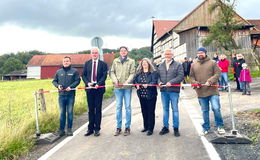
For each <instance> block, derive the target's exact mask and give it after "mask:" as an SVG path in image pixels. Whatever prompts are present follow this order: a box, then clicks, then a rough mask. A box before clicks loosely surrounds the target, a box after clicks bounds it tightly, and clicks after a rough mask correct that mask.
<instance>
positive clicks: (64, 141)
mask: <svg viewBox="0 0 260 160" xmlns="http://www.w3.org/2000/svg"><path fill="white" fill-rule="evenodd" d="M115 104H116V101H114V102H112V103H111V104H110V105H109V106H108V107H106V108H105V109H104V110H103V111H102V113H105V112H106V111H107V110H109V109H110V108H112V107H113V106H115ZM87 126H88V122H87V123H85V124H84V125H82V126H81V127H80V128H79V129H77V130H76V131H75V132H74V133H73V136H71V137H67V138H65V139H64V140H63V141H61V142H60V143H59V144H57V145H56V146H55V147H53V148H52V149H51V150H49V151H48V152H47V153H45V154H44V155H42V156H41V157H40V158H39V159H38V160H46V159H48V158H49V157H50V156H52V155H53V154H54V153H55V152H57V151H58V150H59V149H60V148H61V147H63V146H64V145H65V144H66V143H68V142H69V141H70V140H72V139H73V138H75V136H76V135H78V134H79V133H80V132H81V131H82V130H84V129H86V128H87Z"/></svg>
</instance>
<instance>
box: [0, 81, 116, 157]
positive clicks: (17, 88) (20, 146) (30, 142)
mask: <svg viewBox="0 0 260 160" xmlns="http://www.w3.org/2000/svg"><path fill="white" fill-rule="evenodd" d="M51 81H52V80H26V81H9V82H0V159H14V158H15V157H17V156H19V155H22V154H26V153H28V151H29V150H30V149H32V148H33V147H34V142H35V141H34V138H32V137H33V135H35V133H36V129H35V128H36V127H35V107H34V95H33V92H34V91H37V90H39V89H40V88H43V89H44V90H56V88H55V87H54V86H53V85H52V83H51ZM107 84H111V81H110V80H107ZM83 86H84V83H83V81H81V84H80V85H79V86H78V87H83ZM112 94H113V90H112V87H111V88H108V89H107V91H106V93H105V95H104V98H108V97H110V96H112ZM44 96H45V101H46V108H47V112H46V113H44V112H42V111H39V119H40V129H41V133H46V132H50V131H55V130H57V128H58V126H59V106H58V93H47V94H45V95H44ZM85 111H87V105H86V94H85V91H84V90H78V91H77V93H76V101H75V106H74V113H75V114H76V115H78V114H81V113H83V112H85Z"/></svg>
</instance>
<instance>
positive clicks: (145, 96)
mask: <svg viewBox="0 0 260 160" xmlns="http://www.w3.org/2000/svg"><path fill="white" fill-rule="evenodd" d="M133 83H134V84H142V85H140V86H139V85H137V86H136V89H137V95H138V98H139V101H140V104H141V111H142V116H143V125H144V128H143V130H142V131H141V132H146V131H147V134H146V135H148V136H150V135H152V134H153V129H154V124H155V106H156V100H157V88H156V87H155V86H149V85H156V84H157V83H158V75H157V73H156V71H155V69H154V66H153V64H152V63H151V61H150V60H149V59H148V58H144V59H142V60H141V61H140V64H139V66H138V68H137V72H136V75H135V78H134V81H133Z"/></svg>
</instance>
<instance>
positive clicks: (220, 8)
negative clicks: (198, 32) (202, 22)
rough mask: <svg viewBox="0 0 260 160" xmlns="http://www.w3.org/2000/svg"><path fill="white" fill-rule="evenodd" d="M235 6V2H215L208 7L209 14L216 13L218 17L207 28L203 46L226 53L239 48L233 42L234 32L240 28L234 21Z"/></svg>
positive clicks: (217, 0)
mask: <svg viewBox="0 0 260 160" xmlns="http://www.w3.org/2000/svg"><path fill="white" fill-rule="evenodd" d="M235 4H236V0H216V2H215V3H213V4H212V5H210V7H209V12H210V14H213V12H214V13H215V12H218V16H217V19H216V20H215V22H214V24H213V25H212V26H210V27H209V35H208V36H207V38H206V39H204V40H203V45H204V46H209V45H215V46H217V47H219V48H223V49H225V50H227V51H230V50H232V49H238V48H239V46H238V45H237V44H236V42H235V40H234V34H235V31H236V30H238V29H239V28H240V26H241V24H240V22H239V21H237V20H236V19H235V12H234V9H235Z"/></svg>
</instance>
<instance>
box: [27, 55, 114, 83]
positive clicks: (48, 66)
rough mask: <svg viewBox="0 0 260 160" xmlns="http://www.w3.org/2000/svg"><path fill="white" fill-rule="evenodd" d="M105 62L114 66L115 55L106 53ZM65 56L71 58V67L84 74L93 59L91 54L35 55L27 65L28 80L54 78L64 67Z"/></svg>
mask: <svg viewBox="0 0 260 160" xmlns="http://www.w3.org/2000/svg"><path fill="white" fill-rule="evenodd" d="M103 55H104V61H105V62H106V63H107V64H108V66H111V65H112V62H113V60H114V56H115V55H114V54H110V53H105V54H103ZM65 56H69V57H71V63H72V64H71V66H72V67H74V68H76V69H77V70H78V71H79V72H80V74H82V71H83V67H84V64H85V62H86V61H88V60H90V59H91V55H90V54H47V55H35V56H33V57H32V59H31V60H30V61H29V62H28V64H27V78H29V79H48V78H53V77H54V74H55V72H56V71H57V70H58V69H59V68H61V67H62V59H63V58H64V57H65Z"/></svg>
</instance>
